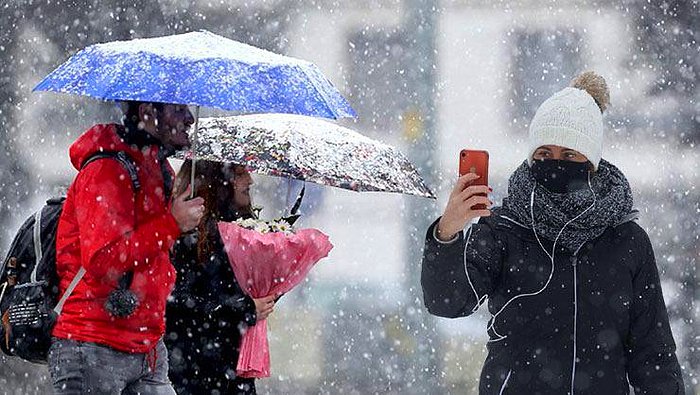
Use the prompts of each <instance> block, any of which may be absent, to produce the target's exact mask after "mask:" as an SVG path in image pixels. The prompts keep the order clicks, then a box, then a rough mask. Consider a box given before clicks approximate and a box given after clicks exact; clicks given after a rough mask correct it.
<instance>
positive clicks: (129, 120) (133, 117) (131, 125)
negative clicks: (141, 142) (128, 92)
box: [122, 100, 164, 133]
mask: <svg viewBox="0 0 700 395" xmlns="http://www.w3.org/2000/svg"><path fill="white" fill-rule="evenodd" d="M142 104H151V105H153V107H154V108H155V109H156V111H158V112H160V111H162V110H163V106H164V104H163V103H155V102H153V103H151V102H145V101H135V100H131V101H126V102H124V105H123V112H124V117H123V118H122V123H124V126H125V127H126V129H127V130H128V131H129V132H130V133H134V132H136V131H137V130H138V125H139V121H140V120H141V119H140V117H139V107H140V106H141V105H142Z"/></svg>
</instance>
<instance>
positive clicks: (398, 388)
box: [0, 0, 700, 394]
mask: <svg viewBox="0 0 700 395" xmlns="http://www.w3.org/2000/svg"><path fill="white" fill-rule="evenodd" d="M698 15H700V7H699V6H698V2H697V1H666V2H659V3H658V4H657V3H655V2H647V1H645V0H637V1H633V0H621V1H616V2H611V3H607V2H606V3H604V4H603V3H599V2H594V1H591V2H588V1H565V0H562V1H552V2H539V1H530V0H521V1H496V2H492V1H483V0H481V1H479V0H472V1H469V0H452V1H449V0H443V1H427V0H404V1H401V0H392V1H389V0H387V1H382V0H357V1H352V2H339V1H326V0H315V1H314V0H307V1H291V0H269V1H255V2H249V1H242V0H236V1H234V0H230V1H209V0H198V1H184V0H160V1H153V2H145V1H134V0H130V1H129V0H126V1H125V0H100V1H98V0H71V1H61V0H53V1H48V0H46V1H22V0H15V1H11V0H10V1H9V2H5V4H3V5H2V7H0V20H1V21H2V26H3V30H2V31H1V32H0V53H1V54H2V56H0V137H1V138H2V141H3V143H4V144H3V148H4V154H5V155H4V156H2V157H0V183H1V185H2V188H1V189H0V198H1V199H2V200H1V202H2V205H1V206H0V222H1V224H2V228H1V229H2V232H0V247H2V249H3V251H4V250H6V247H7V246H8V245H9V242H10V238H11V237H12V235H13V234H14V232H15V230H16V229H17V227H18V226H19V223H20V221H22V220H23V219H24V218H25V217H26V216H28V215H29V214H30V213H31V212H32V211H33V210H36V209H37V208H39V207H40V206H41V205H42V203H43V201H44V200H45V199H46V198H48V197H50V196H52V195H53V194H55V193H56V191H57V188H60V187H61V186H65V185H67V184H69V183H70V181H71V180H72V178H73V176H74V174H75V171H74V170H73V169H72V167H71V166H70V162H69V160H68V155H67V148H68V146H69V145H70V144H71V142H72V141H73V140H74V139H75V138H76V137H77V136H78V135H79V134H80V133H82V131H83V130H85V129H86V128H87V127H89V126H91V125H92V124H93V123H96V122H108V121H118V120H119V118H120V113H119V111H118V108H117V107H116V106H115V105H114V104H113V103H100V102H98V101H96V100H91V99H85V98H78V97H73V96H68V95H58V94H50V93H31V89H32V87H33V86H34V85H35V84H36V83H37V82H38V81H39V80H40V79H41V78H42V77H43V76H45V75H46V74H47V73H48V72H50V71H51V70H52V69H53V68H54V67H56V66H57V65H58V64H60V63H61V62H63V61H64V60H66V59H67V58H68V57H69V56H70V55H71V54H73V53H75V52H76V51H77V50H79V49H81V48H83V47H85V46H87V45H90V44H93V43H97V42H104V41H112V40H118V39H130V38H137V37H151V36H157V35H167V34H173V33H178V32H185V31H190V30H197V29H207V30H210V31H212V32H215V33H217V34H221V35H224V36H226V37H229V38H232V39H235V40H238V41H242V42H245V43H248V44H252V45H256V46H259V47H262V48H265V49H269V50H272V51H275V52H279V53H283V54H287V55H291V56H295V57H300V58H304V59H307V60H310V61H313V62H314V63H316V64H317V65H318V66H319V67H320V68H321V70H322V71H323V72H324V73H325V74H326V75H327V76H328V77H329V78H330V80H331V81H332V82H333V83H334V84H336V86H338V87H339V88H340V90H341V91H342V92H344V93H345V95H346V97H348V98H349V100H350V102H351V104H352V105H353V107H354V108H355V109H356V110H357V112H358V115H359V116H358V119H357V120H349V121H348V120H346V121H343V123H344V124H345V125H346V126H349V127H351V128H353V129H356V130H358V131H360V132H362V133H364V134H366V135H368V136H370V137H372V138H375V139H378V140H381V141H384V142H386V143H389V144H392V145H394V146H397V147H399V149H401V150H402V151H403V152H404V153H406V154H407V155H408V156H409V157H410V158H411V159H412V160H413V161H414V163H416V164H417V165H418V167H419V168H420V169H421V172H422V174H423V175H424V176H425V178H426V179H427V180H428V183H429V186H430V187H431V188H432V189H433V190H434V191H436V193H437V194H438V196H439V199H438V201H437V202H435V201H429V200H424V199H420V198H414V197H404V196H399V195H390V194H375V193H365V194H358V193H353V192H348V191H344V190H337V189H331V188H323V187H319V186H316V185H308V186H307V198H306V200H305V203H304V205H303V206H302V212H303V213H304V216H303V217H302V225H303V226H309V227H317V228H319V229H322V230H323V231H324V232H326V233H327V234H329V235H330V237H331V240H332V242H333V243H334V244H335V248H334V250H333V251H332V252H331V254H330V256H329V258H327V259H325V260H324V261H321V263H319V265H318V266H317V267H316V268H315V269H314V271H313V272H312V274H311V276H310V277H309V279H308V281H307V282H306V283H305V284H303V286H301V287H299V288H298V289H296V290H295V291H293V292H291V293H290V294H288V295H286V296H285V297H284V298H283V299H282V300H281V302H280V303H279V304H278V307H277V309H276V312H275V313H274V315H273V316H272V319H270V320H269V321H270V334H271V352H272V373H273V374H272V377H271V378H268V379H264V380H259V385H258V388H259V391H260V393H270V394H340V393H342V394H374V393H376V394H448V393H455V394H464V393H468V394H476V393H477V388H478V377H479V373H480V369H481V364H482V362H483V359H484V356H485V340H486V334H485V325H486V324H485V322H486V319H487V318H488V317H487V313H486V312H485V311H484V310H485V308H484V309H482V311H480V312H479V313H477V314H476V315H475V316H473V317H469V318H465V319H457V320H446V319H439V318H434V317H430V316H429V315H427V313H426V311H425V310H424V309H423V308H422V295H421V293H420V284H419V271H420V253H421V249H422V242H423V241H422V240H423V236H424V232H425V229H426V228H427V226H428V225H429V223H430V222H432V221H433V220H434V219H436V218H437V216H438V215H439V214H440V212H441V211H442V209H443V208H444V205H445V203H446V200H447V196H448V194H449V191H450V189H451V187H452V183H453V181H454V180H455V178H456V172H457V159H458V153H459V151H460V149H462V148H467V147H469V148H478V149H486V150H488V151H489V152H490V156H491V177H490V178H491V184H492V186H493V188H494V197H495V201H496V202H497V203H498V202H500V200H501V198H502V197H503V196H504V194H505V192H506V187H507V178H508V176H509V174H510V173H511V172H512V171H513V170H514V169H515V168H516V167H517V166H518V165H519V164H520V163H521V162H522V161H523V160H524V159H525V155H526V154H527V152H526V139H527V128H528V123H529V121H530V119H531V118H532V116H533V115H534V112H535V110H536V109H537V106H538V105H539V104H540V103H541V102H542V101H543V100H544V99H546V98H547V97H549V96H550V95H551V94H552V93H554V92H555V91H557V90H559V89H561V88H563V87H564V86H566V85H567V84H568V82H569V80H570V79H571V78H572V77H573V76H575V75H577V74H578V73H579V72H581V71H583V70H588V69H593V70H596V71H597V72H599V73H600V74H601V75H603V76H604V77H605V78H606V80H607V81H608V84H609V86H610V91H611V102H612V107H611V108H610V109H609V110H608V113H607V115H606V118H605V119H606V126H607V127H606V131H607V133H606V139H607V140H606V147H605V150H604V154H603V157H604V158H606V159H608V160H609V161H611V162H613V163H614V164H616V165H618V167H620V168H621V169H622V171H623V172H624V173H625V174H626V175H627V176H628V178H629V180H630V183H631V184H632V187H633V190H634V193H635V200H636V206H637V208H638V209H640V211H641V213H642V214H641V218H640V224H641V225H642V226H643V227H644V228H645V229H647V231H648V232H649V234H650V237H651V239H652V242H653V243H654V246H655V251H656V257H657V261H658V265H659V267H660V270H661V277H662V285H663V287H664V295H665V297H666V302H667V305H668V308H669V312H670V315H671V318H672V325H673V330H674V335H675V338H676V342H677V345H678V350H679V351H678V353H679V357H680V359H681V365H682V367H683V371H684V374H685V381H686V386H687V393H689V394H694V393H700V383H698V380H699V378H698V375H699V370H700V350H699V349H698V347H700V327H699V325H698V321H697V320H698V315H699V314H698V311H699V309H700V308H699V307H698V303H697V302H698V300H700V290H699V286H698V260H699V257H700V243H698V235H699V233H700V230H699V229H700V228H699V226H698V225H699V224H698V218H699V217H700V203H699V202H700V198H699V195H700V192H699V191H698V187H697V185H698V182H699V181H700V174H699V173H698V167H699V166H698V165H700V154H698V150H697V144H698V142H699V141H700V115H699V114H700V111H698V110H699V109H700V108H699V105H698V97H699V95H700V93H699V91H698V86H697V81H698V77H697V74H696V73H697V70H700V53H698V52H699V51H700V50H699V48H700V46H699V45H698V37H697V35H698V34H699V33H698V32H700V17H698ZM221 114H223V113H221V112H217V111H213V110H211V109H204V111H203V115H204V116H209V115H221ZM174 165H175V166H177V165H178V163H176V162H174ZM299 188H300V184H299V183H297V182H286V181H283V180H279V179H275V178H267V177H256V187H255V191H254V193H255V197H256V199H257V203H259V204H261V205H263V206H265V207H266V208H265V210H264V211H263V214H264V215H267V216H276V215H278V214H279V213H281V212H282V211H283V210H284V209H285V207H288V206H289V202H290V200H291V199H293V197H294V194H295V193H296V191H297V190H298V189H299ZM3 255H4V252H3ZM0 366H1V368H0V393H2V394H43V393H47V392H48V389H47V388H48V387H47V382H46V381H47V372H46V370H45V368H44V367H37V366H33V365H28V364H24V363H21V362H18V361H14V360H7V359H5V358H1V359H0Z"/></svg>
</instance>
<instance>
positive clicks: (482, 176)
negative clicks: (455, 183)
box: [459, 149, 489, 210]
mask: <svg viewBox="0 0 700 395" xmlns="http://www.w3.org/2000/svg"><path fill="white" fill-rule="evenodd" d="M467 173H474V174H476V175H477V176H479V178H477V179H475V180H474V181H472V182H471V184H470V185H486V186H488V185H489V153H488V152H487V151H478V150H468V149H463V150H462V151H461V152H460V153H459V175H460V176H463V175H465V174H467ZM479 196H486V194H479ZM472 208H473V209H474V210H485V209H486V205H484V204H477V205H475V206H474V207H472Z"/></svg>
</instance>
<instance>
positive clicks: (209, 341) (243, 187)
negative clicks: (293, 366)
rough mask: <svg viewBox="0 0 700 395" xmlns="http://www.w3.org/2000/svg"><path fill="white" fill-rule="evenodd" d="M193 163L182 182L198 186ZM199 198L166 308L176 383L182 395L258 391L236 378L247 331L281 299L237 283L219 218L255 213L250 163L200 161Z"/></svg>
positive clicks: (177, 251)
mask: <svg viewBox="0 0 700 395" xmlns="http://www.w3.org/2000/svg"><path fill="white" fill-rule="evenodd" d="M191 170H192V162H191V161H189V160H187V161H185V163H184V164H183V165H182V167H181V168H180V172H179V173H178V176H177V179H176V188H177V189H178V191H179V192H178V193H184V192H185V191H186V190H187V189H188V188H189V184H190V174H191ZM195 174H196V175H197V176H196V178H195V187H194V188H195V195H196V196H201V197H203V198H204V216H203V217H202V221H200V225H199V227H198V228H197V229H196V231H195V232H193V233H189V234H186V235H183V236H182V237H181V238H180V239H179V240H178V241H177V242H176V244H175V247H174V253H173V259H172V260H173V265H174V266H175V268H176V269H177V282H176V283H175V290H174V291H173V294H172V296H171V297H170V299H169V301H168V305H167V308H166V332H165V333H166V335H165V344H166V346H167V348H168V354H169V356H170V372H169V375H170V379H171V381H172V382H173V385H174V387H175V390H176V391H177V393H178V394H197V395H198V394H212V393H217V394H222V395H225V394H236V395H238V394H255V393H256V392H255V382H254V379H252V378H241V377H237V376H236V365H237V364H238V354H239V349H240V343H241V335H242V333H243V332H244V331H245V330H246V329H247V328H248V327H249V326H252V325H254V324H255V322H256V320H262V319H264V318H267V316H268V315H269V314H270V313H272V310H273V307H274V304H275V302H274V296H270V297H266V298H260V299H252V298H251V297H250V296H248V295H246V294H245V293H244V292H243V290H242V289H241V287H240V285H239V284H238V282H237V281H236V277H235V276H234V274H233V270H232V268H231V265H230V263H229V261H228V258H227V255H226V251H225V250H224V246H223V241H222V240H221V236H220V235H219V231H218V228H217V221H234V220H236V219H238V218H250V217H252V216H253V211H252V208H251V198H250V185H251V184H252V183H253V181H252V178H251V176H250V173H248V171H247V170H246V169H245V167H243V166H239V165H233V164H222V163H218V162H209V161H197V171H196V173H195Z"/></svg>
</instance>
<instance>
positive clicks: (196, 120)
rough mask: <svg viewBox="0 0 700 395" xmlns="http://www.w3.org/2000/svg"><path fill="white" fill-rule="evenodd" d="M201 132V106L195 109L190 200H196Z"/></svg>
mask: <svg viewBox="0 0 700 395" xmlns="http://www.w3.org/2000/svg"><path fill="white" fill-rule="evenodd" d="M198 130H199V106H195V108H194V131H193V132H192V172H191V174H190V199H193V198H194V176H195V169H196V168H197V132H198Z"/></svg>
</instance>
